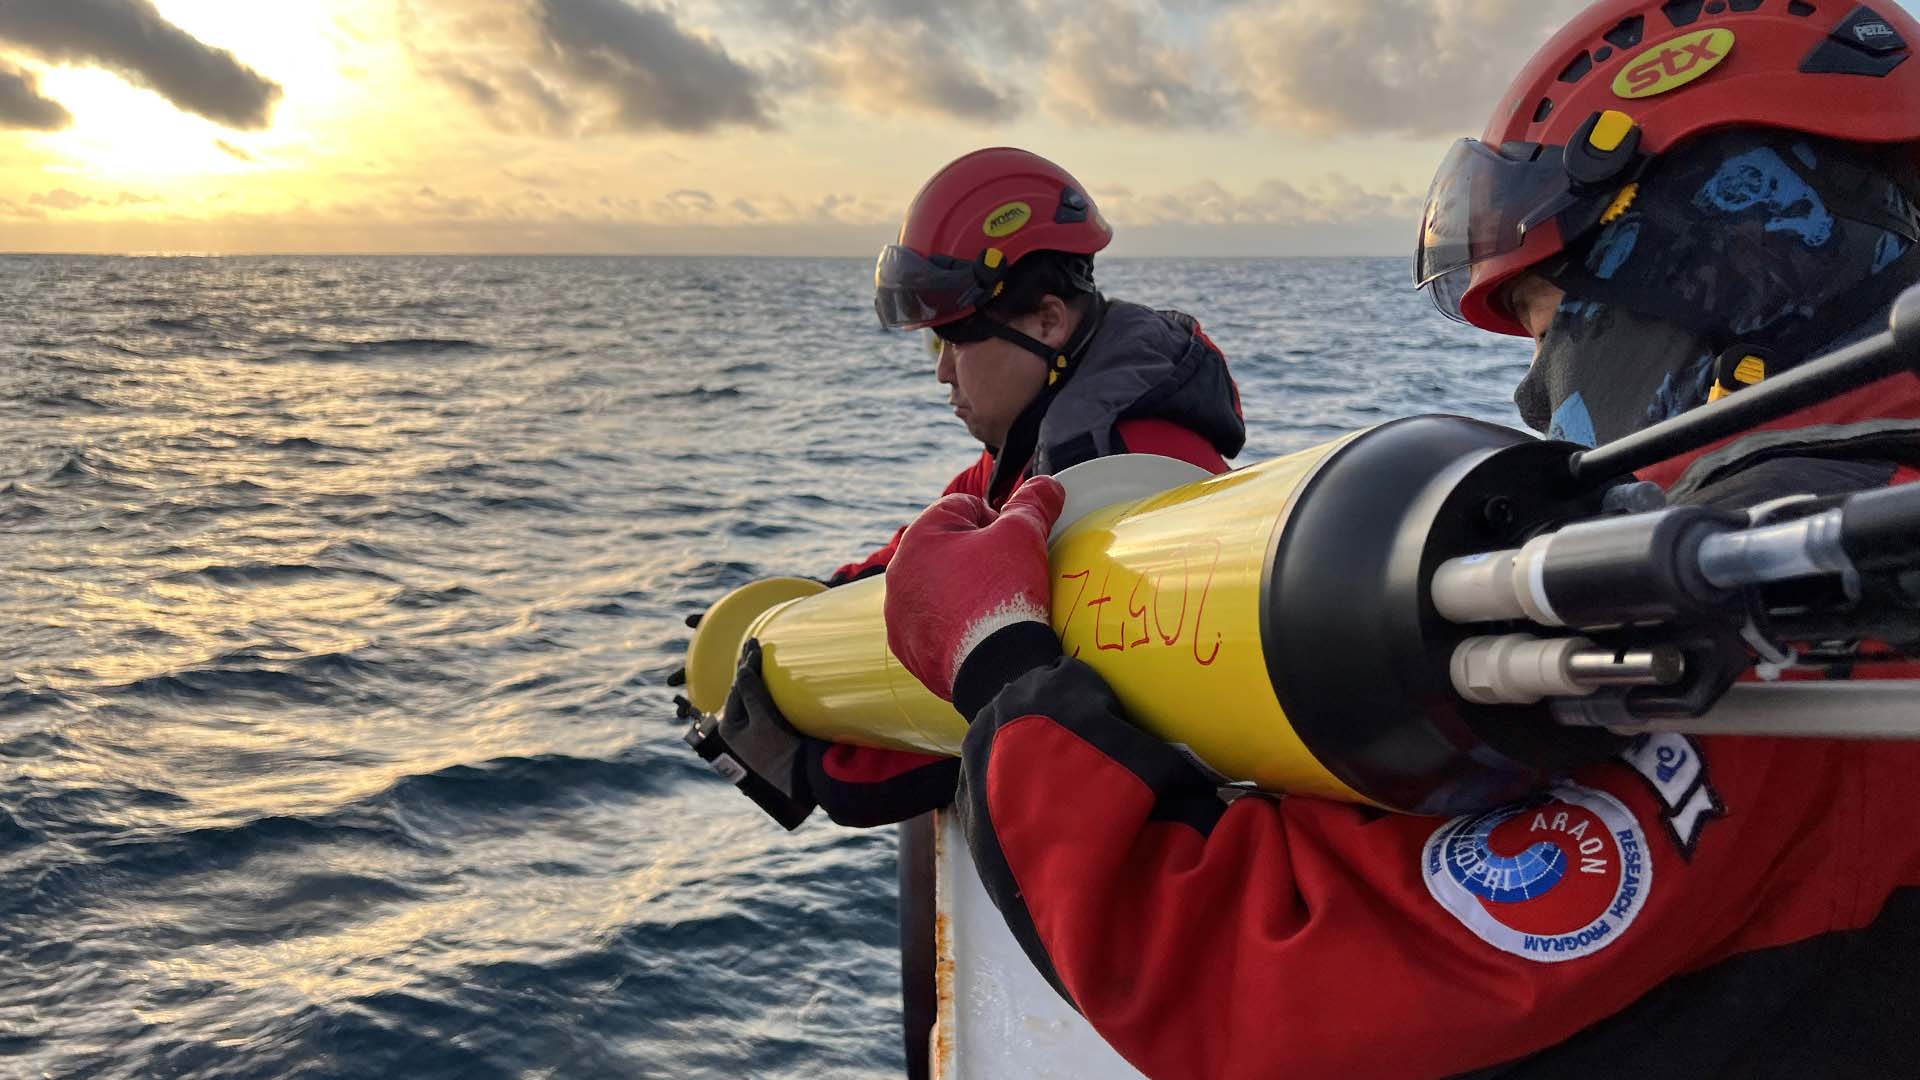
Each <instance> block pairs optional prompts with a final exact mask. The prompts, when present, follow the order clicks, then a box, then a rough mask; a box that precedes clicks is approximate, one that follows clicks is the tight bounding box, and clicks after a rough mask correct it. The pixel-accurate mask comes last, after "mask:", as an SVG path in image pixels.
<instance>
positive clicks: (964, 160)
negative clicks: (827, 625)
mask: <svg viewBox="0 0 1920 1080" xmlns="http://www.w3.org/2000/svg"><path fill="white" fill-rule="evenodd" d="M1112 238H1113V232H1112V230H1111V229H1110V228H1109V227H1108V225H1107V223H1106V220H1105V219H1104V218H1103V217H1101V215H1100V210H1099V208H1098V207H1096V206H1095V205H1094V203H1093V200H1092V199H1091V198H1090V197H1089V196H1088V195H1087V193H1086V189H1085V187H1084V186H1082V185H1081V184H1080V182H1079V181H1078V180H1076V179H1074V177H1073V176H1072V175H1071V174H1069V173H1068V172H1067V171H1066V170H1065V169H1062V168H1061V167H1060V166H1058V165H1056V164H1054V163H1053V162H1051V161H1048V160H1046V159H1045V158H1042V157H1040V156H1038V155H1036V154H1032V153H1029V152H1027V151H1025V150H1017V149H1012V148H1008V147H995V148H990V149H985V150H977V151H975V152H973V153H970V154H967V155H965V156H963V157H961V158H959V159H958V160H956V161H954V162H952V163H950V164H948V165H947V166H946V167H945V168H943V169H941V170H940V171H939V172H938V173H936V174H934V176H933V178H932V179H930V180H928V181H927V183H926V185H925V186H924V187H922V188H921V190H920V192H919V194H918V195H916V196H915V197H914V200H913V203H912V204H911V206H910V207H909V208H908V210H907V216H906V221H905V223H904V224H903V225H902V226H901V229H900V236H899V239H898V241H897V242H896V243H894V244H891V245H888V246H887V247H886V248H885V249H883V250H882V251H881V253H880V257H879V260H878V263H877V264H876V266H875V270H874V309H875V311H876V313H877V314H878V315H879V318H880V322H881V324H882V325H883V326H885V327H887V328H889V329H894V330H919V329H927V330H930V331H931V332H932V333H933V334H934V335H935V336H936V339H937V340H938V342H939V354H938V360H937V363H936V365H935V368H934V375H935V377H936V378H937V379H938V380H939V381H940V382H941V383H942V384H944V385H946V386H947V388H948V394H949V398H950V400H951V402H952V404H953V406H954V412H955V415H956V416H957V417H958V418H959V419H960V421H961V422H962V423H964V424H965V425H966V427H967V430H968V431H969V432H970V433H971V434H972V435H973V436H974V437H975V438H977V439H978V440H980V442H981V444H982V446H983V447H984V449H983V450H982V452H981V454H980V457H979V458H978V459H977V460H975V461H974V462H973V463H972V464H971V465H970V466H969V467H967V468H966V469H964V470H962V471H961V472H960V474H959V475H957V476H955V477H954V479H953V481H952V482H951V483H949V484H948V485H947V487H946V491H945V493H946V494H966V495H971V496H974V497H977V498H980V499H982V500H984V501H985V502H986V503H987V504H988V505H990V506H999V505H1000V504H1001V503H1002V502H1003V501H1004V500H1005V499H1006V498H1007V496H1008V495H1009V494H1010V493H1011V492H1012V491H1013V489H1014V487H1015V486H1016V485H1017V484H1018V483H1019V482H1020V481H1021V480H1022V479H1024V478H1026V477H1028V476H1039V475H1048V474H1052V473H1055V472H1059V471H1060V470H1062V469H1065V468H1068V467H1070V466H1072V465H1076V464H1079V463H1080V462H1082V461H1087V460H1090V459H1093V458H1097V457H1104V456H1106V455H1109V454H1118V453H1145V454H1159V455H1162V456H1165V457H1173V458H1179V459H1181V460H1183V461H1187V462H1191V463H1192V464H1195V465H1198V466H1200V467H1202V468H1204V469H1206V470H1208V471H1209V472H1215V473H1218V472H1225V471H1226V469H1227V459H1228V458H1230V457H1233V456H1234V455H1235V454H1238V453H1239V452H1240V449H1241V447H1242V446H1243V445H1244V443H1245V442H1246V425H1245V422H1244V420H1243V418H1242V415H1241V409H1240V398H1239V391H1238V388H1237V387H1236V386H1235V385H1234V382H1233V377H1232V375H1231V374H1230V373H1229V371H1228V370H1227V364H1226V360H1225V358H1224V357H1223V356H1222V355H1221V353H1220V350H1219V349H1218V348H1217V347H1216V346H1215V345H1214V344H1213V342H1212V341H1211V340H1210V339H1209V338H1208V337H1207V335H1206V334H1205V332H1203V331H1202V330H1201V329H1200V325H1199V323H1198V322H1197V321H1196V320H1194V319H1193V318H1192V317H1191V316H1188V315H1185V314H1183V313H1180V312H1175V311H1157V310H1154V309H1152V308H1148V307H1144V306H1142V305H1140V304H1134V303H1128V302H1126V301H1122V300H1112V299H1108V298H1107V297H1104V296H1102V295H1101V294H1100V292H1099V290H1098V289H1097V288H1096V287H1095V285H1094V278H1093V257H1094V255H1095V253H1097V252H1099V251H1100V250H1102V249H1104V248H1105V247H1106V246H1107V244H1108V243H1109V242H1110V241H1111V240H1112ZM898 540H899V534H898V533H897V532H896V534H895V536H894V539H893V540H892V541H890V542H889V543H888V544H887V545H886V546H884V547H882V548H880V549H879V550H878V551H875V552H874V553H873V554H871V555H869V556H867V557H866V558H865V559H862V560H860V561H858V562H854V563H850V564H848V565H846V566H843V567H840V568H839V569H838V570H836V571H834V573H833V574H832V575H831V577H830V578H829V579H828V583H829V584H831V585H842V584H846V583H848V582H852V581H857V580H860V579H862V578H866V577H869V576H872V575H874V574H878V573H881V572H883V571H884V570H885V569H886V566H887V563H888V561H889V560H890V559H891V558H892V556H893V553H894V549H895V545H896V544H897V543H898ZM721 731H722V733H723V735H724V736H725V738H726V740H727V742H728V744H729V745H730V746H731V747H733V748H734V751H735V753H734V756H735V757H736V758H738V759H740V760H741V761H742V762H743V764H744V765H745V766H746V767H747V768H748V769H750V770H751V771H752V772H753V773H754V774H755V775H756V776H758V777H760V778H762V779H764V780H765V781H767V783H768V784H770V785H772V787H773V788H775V789H776V790H777V791H778V792H779V795H780V797H781V798H782V799H783V800H784V802H785V805H784V806H783V807H782V808H781V813H780V814H779V815H778V817H779V820H781V822H782V824H785V825H787V827H789V828H792V827H795V826H797V825H798V824H799V823H800V821H801V820H803V819H804V818H805V817H806V815H807V814H808V813H809V812H810V811H811V810H812V808H813V807H814V806H815V805H816V804H817V805H818V806H819V807H820V808H822V809H824V810H826V811H827V813H828V815H829V816H830V817H832V818H833V819H834V820H835V821H838V822H840V823H841V824H847V825H856V826H873V825H883V824H891V823H894V822H900V821H905V820H908V819H910V818H913V817H916V816H917V815H920V814H922V813H925V812H926V811H929V810H933V809H936V808H938V807H942V806H945V805H947V803H948V802H949V801H951V799H952V797H953V792H954V783H955V780H956V777H957V775H958V767H959V763H958V762H957V761H956V760H955V759H953V758H944V757H936V756H931V755H926V754H914V753H906V752H901V751H893V750H878V749H871V748H866V747H856V746H846V745H837V744H833V743H828V742H824V741H822V740H819V739H812V738H807V737H805V736H801V735H799V734H798V733H796V732H794V731H792V730H791V729H790V728H789V727H788V726H787V724H786V723H785V721H784V720H783V719H782V718H781V717H780V715H779V712H778V710H777V708H775V706H774V705H773V702H772V699H771V698H770V697H769V696H768V695H767V693H766V690H765V686H764V683H763V682H762V679H761V676H760V674H759V669H758V649H757V647H756V646H755V645H753V644H752V643H749V646H748V648H747V650H746V654H745V662H744V663H743V664H742V666H741V669H740V673H739V677H738V679H737V682H736V686H735V689H734V693H733V694H732V696H731V697H730V699H729V701H728V703H727V708H726V710H725V714H724V716H723V721H722V725H721Z"/></svg>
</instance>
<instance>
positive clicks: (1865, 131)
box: [1414, 0, 1920, 335]
mask: <svg viewBox="0 0 1920 1080" xmlns="http://www.w3.org/2000/svg"><path fill="white" fill-rule="evenodd" d="M1915 44H1920V22H1916V21H1915V20H1914V18H1913V17H1912V16H1910V15H1908V14H1907V13H1906V11H1904V10H1902V9H1901V8H1900V7H1899V6H1897V5H1896V4H1895V3H1894V2H1893V0H1875V2H1874V3H1873V4H1871V5H1863V4H1855V3H1852V2H1846V3H1841V2H1836V0H1818V3H1808V2H1803V0H1669V2H1666V3H1662V2H1661V0H1601V2H1600V3H1596V4H1594V5H1593V6H1592V7H1589V8H1588V9H1587V10H1586V11H1585V12H1584V13H1582V14H1581V15H1580V16H1579V17H1578V18H1576V19H1574V21H1573V22H1572V23H1570V24H1569V25H1568V26H1567V27H1566V28H1565V29H1563V30H1561V31H1560V32H1559V33H1558V34H1556V35H1554V37H1553V40H1551V41H1549V42H1547V44H1546V46H1545V47H1544V48H1542V49H1541V50H1540V52H1538V53H1537V54H1535V55H1534V58H1533V60H1532V61H1531V62H1529V63H1528V64H1527V66H1526V69H1525V70H1523V71H1522V72H1521V73H1520V76H1519V78H1517V79H1515V80H1514V82H1513V85H1512V86H1511V87H1509V88H1508V90H1507V93H1506V96H1505V97H1504V98H1503V99H1502V100H1501V102H1500V104H1499V106H1498V107H1496V108H1495V109H1494V112H1493V119H1492V121H1491V122H1490V123H1489V124H1488V125H1487V132H1486V135H1485V137H1484V138H1483V139H1482V140H1481V141H1479V142H1475V141H1474V140H1472V139H1464V140H1462V141H1460V142H1459V143H1456V144H1455V145H1454V147H1453V149H1452V150H1451V151H1449V152H1448V154H1447V158H1446V160H1445V161H1444V162H1442V163H1441V166H1440V171H1439V173H1438V175H1436V176H1435V177H1434V181H1433V187H1432V189H1431V190H1430V191H1429V192H1428V195H1427V208H1426V214H1425V217H1424V219H1423V220H1422V222H1421V229H1420V246H1419V251H1418V254H1417V256H1416V258H1415V265H1414V278H1415V284H1416V285H1418V286H1420V287H1423V288H1424V287H1428V286H1431V287H1432V289H1433V299H1434V303H1435V304H1436V305H1438V306H1439V308H1440V310H1441V311H1442V312H1445V313H1446V314H1447V315H1449V316H1451V317H1453V318H1456V319H1461V320H1463V321H1465V322H1470V323H1472V324H1474V325H1475V326H1478V327H1481V328H1483V329H1487V330H1493V331H1497V332H1500V333H1506V334H1521V335H1524V334H1525V331H1524V330H1523V329H1522V328H1521V326H1520V324H1519V323H1518V322H1516V321H1515V320H1514V318H1513V316H1512V315H1511V314H1510V313H1509V312H1507V311H1505V310H1504V309H1503V308H1502V307H1501V305H1500V302H1499V301H1498V299H1497V296H1498V294H1499V291H1500V287H1501V286H1502V285H1504V284H1506V283H1507V282H1509V281H1511V280H1513V279H1514V278H1515V277H1516V276H1518V275H1519V274H1520V273H1522V272H1523V271H1525V270H1526V269H1527V268H1529V267H1531V266H1534V265H1536V264H1538V263H1539V262H1540V261H1541V260H1543V259H1546V258H1548V257H1550V256H1552V255H1554V254H1557V253H1558V252H1560V251H1562V250H1563V249H1565V248H1566V247H1567V246H1568V245H1570V244H1572V243H1573V242H1574V241H1576V240H1578V239H1579V238H1580V237H1582V236H1583V235H1585V234H1586V233H1587V232H1588V231H1590V230H1592V229H1593V228H1594V227H1595V226H1596V225H1598V224H1600V223H1601V222H1603V221H1607V220H1611V219H1612V217H1613V216H1615V215H1617V214H1618V213H1619V212H1621V211H1622V210H1623V209H1625V208H1626V207H1627V206H1628V205H1629V204H1630V203H1631V202H1632V200H1633V198H1634V196H1635V194H1636V193H1637V191H1638V188H1637V187H1636V186H1635V182H1636V181H1637V180H1638V178H1639V177H1640V175H1641V173H1642V171H1643V170H1644V169H1645V168H1646V166H1647V164H1648V163H1649V162H1650V161H1652V160H1653V159H1654V158H1655V157H1657V156H1658V155H1660V154H1662V153H1665V152H1666V151H1668V150H1670V149H1672V148H1673V147H1674V146H1676V145H1677V144H1679V143H1680V142H1682V141H1683V140H1686V139H1688V138H1691V137H1693V136H1695V135H1699V134H1702V133H1704V132H1707V131H1710V130H1714V129H1719V128H1729V127H1765V128H1783V129H1787V130H1791V131H1798V132H1804V133H1806V134H1809V135H1818V136H1826V137H1828V138H1833V139H1838V140H1842V141H1847V142H1859V143H1901V142H1913V141H1920V63H1908V61H1909V60H1911V59H1912V52H1911V48H1912V46H1913V45H1915Z"/></svg>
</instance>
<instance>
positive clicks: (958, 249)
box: [873, 146, 1113, 330]
mask: <svg viewBox="0 0 1920 1080" xmlns="http://www.w3.org/2000/svg"><path fill="white" fill-rule="evenodd" d="M1112 240H1113V230H1112V229H1110V228H1108V227H1107V222H1106V219H1105V218H1102V217H1101V216H1100V211H1099V208H1097V207H1095V206H1094V205H1093V200H1092V199H1090V198H1088V197H1087V194H1086V189H1085V188H1084V187H1082V186H1081V185H1080V182H1079V181H1077V180H1075V179H1074V178H1073V177H1072V175H1070V174H1069V173H1068V172H1067V171H1066V170H1065V169H1062V168H1061V167H1060V166H1058V165H1055V164H1054V163H1053V162H1051V161H1048V160H1047V159H1046V158H1043V157H1040V156H1039V155H1038V154H1032V153H1028V152H1027V151H1025V150H1016V149H1014V148H1012V147H1004V146H1002V147H993V148H991V149H986V150H976V151H974V152H973V153H971V154H968V155H966V156H965V157H962V158H960V159H959V160H957V161H954V162H953V163H951V164H949V165H948V166H947V167H946V168H944V169H941V170H940V171H939V172H937V173H935V174H934V176H933V179H931V180H929V181H927V183H926V186H925V187H922V188H921V189H920V193H919V194H918V195H915V196H914V198H913V205H912V206H910V207H909V208H908V209H907V219H906V222H905V224H903V225H902V226H901V227H900V238H899V240H898V242H896V243H893V244H889V245H888V246H887V247H886V248H884V249H882V250H881V252H880V260H879V262H878V263H877V264H876V265H875V266H874V272H873V286H874V293H873V307H874V311H875V312H876V313H877V314H878V315H879V316H880V324H881V325H882V326H885V327H888V328H889V329H894V330H917V329H920V328H922V327H929V326H932V327H937V326H940V325H942V324H945V323H951V322H955V321H957V320H960V319H964V318H966V317H967V316H968V315H971V314H973V312H974V311H975V310H977V309H978V308H980V307H981V306H983V305H984V304H986V303H987V302H988V301H989V300H991V299H993V298H994V297H995V296H997V295H999V293H1000V290H1001V289H1002V288H1004V287H1005V284H1006V276H1007V272H1008V271H1009V270H1010V269H1012V267H1013V266H1014V265H1015V264H1016V263H1018V262H1019V261H1020V260H1021V259H1022V258H1024V257H1026V256H1028V255H1031V254H1032V253H1034V252H1036V251H1059V252H1065V253H1067V254H1070V255H1086V256H1091V255H1093V253H1094V252H1097V251H1099V250H1100V249H1102V248H1104V247H1106V246H1107V244H1108V243H1109V242H1111V241H1112ZM1085 287H1086V289H1087V290H1088V291H1091V290H1092V287H1093V283H1092V281H1091V280H1088V281H1086V282H1085Z"/></svg>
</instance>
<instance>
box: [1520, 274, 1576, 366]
mask: <svg viewBox="0 0 1920 1080" xmlns="http://www.w3.org/2000/svg"><path fill="white" fill-rule="evenodd" d="M1566 298H1567V294H1566V291H1565V290H1564V289H1562V288H1560V286H1558V285H1555V284H1554V283H1553V282H1551V281H1548V280H1547V279H1546V278H1543V277H1541V276H1540V275H1538V274H1525V275H1523V276H1521V277H1520V278H1519V279H1518V280H1516V281H1515V282H1514V283H1513V284H1512V285H1509V286H1507V291H1506V296H1505V301H1506V305H1507V310H1508V311H1511V312H1513V317H1514V319H1515V320H1516V321H1517V322H1519V324H1520V325H1521V326H1522V327H1524V328H1525V329H1526V331H1527V333H1528V334H1530V335H1532V336H1533V354H1534V356H1535V357H1538V356H1539V355H1540V343H1541V341H1542V340H1543V339H1545V338H1546V336H1547V328H1548V327H1550V326H1552V325H1553V316H1554V313H1555V312H1557V311H1559V310H1560V302H1561V301H1562V300H1565V299H1566Z"/></svg>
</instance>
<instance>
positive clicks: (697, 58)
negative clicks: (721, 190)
mask: <svg viewBox="0 0 1920 1080" xmlns="http://www.w3.org/2000/svg"><path fill="white" fill-rule="evenodd" d="M535 10H536V13H537V16H538V19H539V24H540V29H541V31H542V32H543V33H544V34H545V36H546V44H547V46H548V48H549V49H550V50H551V51H552V53H553V55H554V57H555V59H556V60H557V62H558V63H559V65H560V66H561V68H562V69H563V70H565V71H566V72H568V73H569V74H570V75H572V76H573V77H574V78H575V79H576V80H578V81H580V82H582V83H585V84H586V85H589V86H594V87H597V88H599V89H601V90H603V91H605V92H606V93H608V94H609V95H610V96H611V97H612V99H613V101H614V102H615V103H616V105H617V114H616V115H617V119H618V123H619V126H621V127H623V128H625V129H627V130H629V131H651V130H655V129H658V128H665V129H667V130H669V131H680V132H691V131H708V130H711V129H713V128H716V127H720V126H722V125H726V124H745V125H748V126H752V127H767V126H769V125H770V123H771V121H770V120H769V119H768V116H767V112H766V108H767V105H766V102H765V101H764V100H763V99H762V97H761V77H760V76H759V75H758V74H756V73H755V72H753V71H752V70H750V69H748V68H746V67H744V66H742V65H741V64H740V63H739V62H737V61H735V60H734V59H733V58H732V57H730V56H728V55H727V53H726V50H724V49H722V48H721V47H720V46H719V45H717V44H715V43H714V42H711V41H708V40H707V39H705V38H701V37H696V36H694V35H692V34H689V33H687V32H686V31H684V30H682V29H680V27H679V26H678V25H676V24H675V22H674V20H673V17H672V16H671V15H669V14H667V13H666V12H664V11H659V10H655V9H652V8H636V7H633V6H630V5H629V4H627V3H625V2H624V0H536V3H535Z"/></svg>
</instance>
